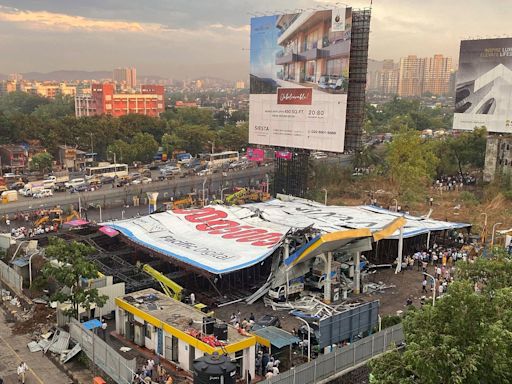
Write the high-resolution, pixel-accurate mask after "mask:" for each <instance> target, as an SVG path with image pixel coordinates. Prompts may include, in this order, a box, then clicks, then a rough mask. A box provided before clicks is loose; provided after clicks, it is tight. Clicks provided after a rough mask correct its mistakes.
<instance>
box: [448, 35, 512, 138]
mask: <svg viewBox="0 0 512 384" xmlns="http://www.w3.org/2000/svg"><path fill="white" fill-rule="evenodd" d="M482 126H484V127H486V128H487V131H488V132H498V133H511V132H512V39H511V38H501V39H484V40H464V41H462V42H461V45H460V57H459V70H458V72H457V86H456V94H455V115H454V118H453V128H454V129H462V130H473V129H474V128H475V127H482Z"/></svg>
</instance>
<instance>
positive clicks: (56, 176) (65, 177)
mask: <svg viewBox="0 0 512 384" xmlns="http://www.w3.org/2000/svg"><path fill="white" fill-rule="evenodd" d="M46 180H52V181H53V182H54V183H65V182H67V181H69V172H68V171H60V172H52V173H51V174H50V175H48V177H47V178H46Z"/></svg>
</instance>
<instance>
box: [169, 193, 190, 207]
mask: <svg viewBox="0 0 512 384" xmlns="http://www.w3.org/2000/svg"><path fill="white" fill-rule="evenodd" d="M194 195H195V193H189V194H188V195H187V197H185V198H183V199H180V200H175V201H173V202H172V203H171V204H170V205H171V206H172V209H183V208H190V207H192V206H193V205H194Z"/></svg>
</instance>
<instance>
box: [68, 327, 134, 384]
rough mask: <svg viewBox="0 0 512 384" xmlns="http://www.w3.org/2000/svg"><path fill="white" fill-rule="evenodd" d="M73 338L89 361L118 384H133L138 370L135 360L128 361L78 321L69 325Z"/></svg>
mask: <svg viewBox="0 0 512 384" xmlns="http://www.w3.org/2000/svg"><path fill="white" fill-rule="evenodd" d="M69 333H70V334H71V338H72V339H73V340H74V341H75V342H77V343H79V344H80V346H81V347H82V350H83V351H84V352H85V353H86V354H87V356H88V357H89V359H91V361H93V362H94V364H96V365H97V366H98V367H100V368H101V369H102V370H103V371H104V372H105V373H106V374H107V375H109V376H110V377H111V378H112V379H113V380H114V381H115V382H116V383H119V384H131V382H132V379H133V375H134V373H135V370H136V361H135V359H132V360H127V359H125V358H124V357H122V356H121V355H119V353H118V352H117V351H116V350H115V349H114V348H112V347H110V346H109V345H108V344H107V343H106V342H105V341H103V340H102V339H101V337H99V336H97V335H95V334H94V333H93V332H92V331H89V330H87V329H85V328H84V327H83V326H82V324H80V323H79V322H78V321H77V320H75V319H71V320H70V323H69Z"/></svg>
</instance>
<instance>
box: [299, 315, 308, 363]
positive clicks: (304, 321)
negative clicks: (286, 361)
mask: <svg viewBox="0 0 512 384" xmlns="http://www.w3.org/2000/svg"><path fill="white" fill-rule="evenodd" d="M295 318H296V319H298V320H300V321H302V322H303V323H304V324H306V327H307V328H308V362H309V361H311V327H310V326H309V323H308V322H307V321H306V320H304V319H302V318H300V317H297V316H296V317H295Z"/></svg>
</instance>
